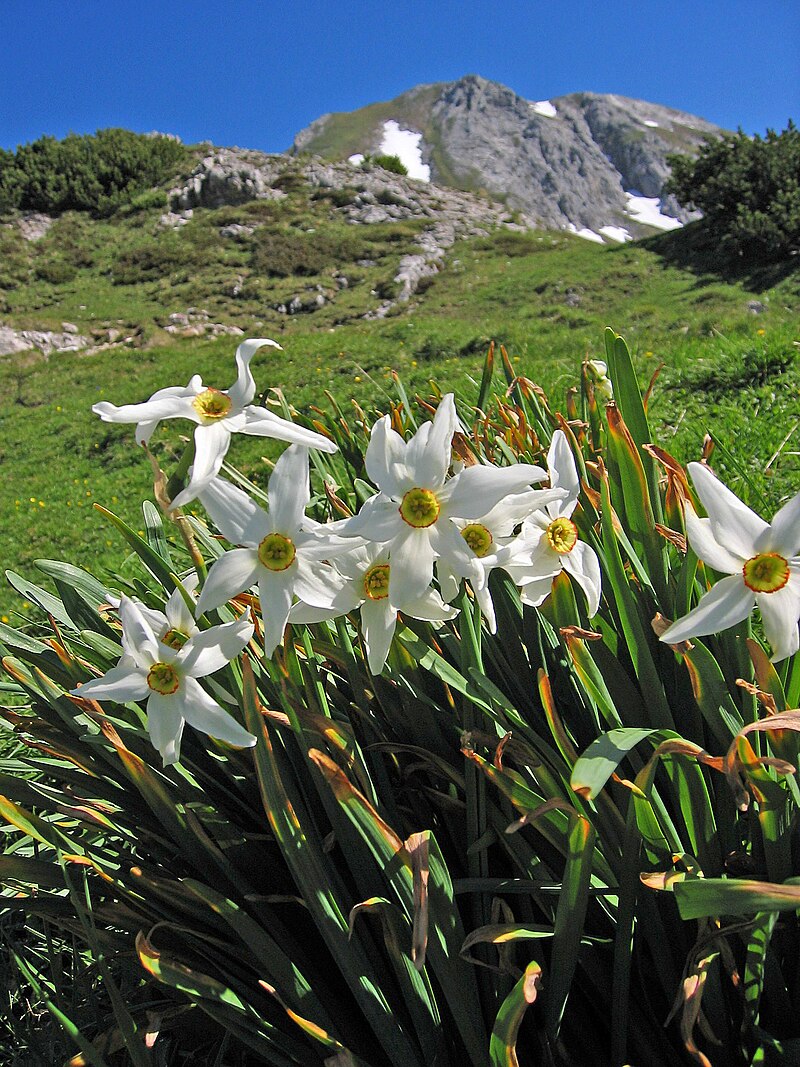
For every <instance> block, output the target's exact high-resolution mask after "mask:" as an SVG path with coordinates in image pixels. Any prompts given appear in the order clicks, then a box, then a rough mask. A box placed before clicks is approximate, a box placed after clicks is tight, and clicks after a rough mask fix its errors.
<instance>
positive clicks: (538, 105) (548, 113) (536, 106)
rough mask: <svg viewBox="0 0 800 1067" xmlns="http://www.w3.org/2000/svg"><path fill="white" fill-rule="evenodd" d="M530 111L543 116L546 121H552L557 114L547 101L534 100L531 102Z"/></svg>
mask: <svg viewBox="0 0 800 1067" xmlns="http://www.w3.org/2000/svg"><path fill="white" fill-rule="evenodd" d="M531 111H535V112H536V114H537V115H544V117H545V118H547V119H554V118H555V117H556V115H557V114H558V112H557V111H556V109H555V107H554V106H553V104H551V103H550V101H549V100H534V101H532V102H531Z"/></svg>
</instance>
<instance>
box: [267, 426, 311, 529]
mask: <svg viewBox="0 0 800 1067" xmlns="http://www.w3.org/2000/svg"><path fill="white" fill-rule="evenodd" d="M267 498H268V500H269V514H270V518H271V520H272V529H273V530H277V531H278V533H281V534H283V535H284V536H286V537H292V536H293V535H294V533H295V531H297V530H299V529H300V524H301V522H302V521H303V516H304V515H305V510H306V507H307V506H308V501H309V500H310V498H311V489H310V483H309V477H308V449H306V448H301V447H300V445H290V446H289V447H288V448H287V449H286V451H285V452H284V453H283V454H282V456H281V457H280V459H279V460H278V462H277V463H276V464H275V469H274V470H273V472H272V474H271V475H270V479H269V488H268V489H267Z"/></svg>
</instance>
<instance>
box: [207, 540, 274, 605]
mask: <svg viewBox="0 0 800 1067" xmlns="http://www.w3.org/2000/svg"><path fill="white" fill-rule="evenodd" d="M264 570H265V568H264V567H262V565H261V563H260V562H259V560H258V553H257V552H256V550H255V549H253V548H233V549H231V551H230V552H226V553H225V555H224V556H220V558H219V559H218V560H217V561H216V562H215V563H214V565H213V566H212V568H211V570H210V571H209V572H208V577H207V578H206V584H205V585H204V586H203V592H202V593H201V594H200V599H199V600H198V602H197V609H196V615H197V617H198V618H200V616H201V615H204V614H205V612H207V611H213V610H214V608H218V607H220V606H221V605H222V604H225V603H227V601H229V600H230V599H231V597H234V596H237V595H238V594H239V593H243V592H244V591H245V590H247V589H250V588H251V587H252V586H253V585H255V583H256V579H257V578H258V577H259V575H261V574H263V573H264Z"/></svg>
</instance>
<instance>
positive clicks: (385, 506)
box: [337, 493, 408, 544]
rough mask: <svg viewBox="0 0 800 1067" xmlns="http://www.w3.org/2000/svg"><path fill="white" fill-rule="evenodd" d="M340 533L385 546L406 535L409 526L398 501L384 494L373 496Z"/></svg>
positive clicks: (341, 528)
mask: <svg viewBox="0 0 800 1067" xmlns="http://www.w3.org/2000/svg"><path fill="white" fill-rule="evenodd" d="M337 527H338V528H339V532H340V533H341V534H343V535H344V536H345V537H363V538H365V539H366V540H367V541H376V542H378V543H379V544H385V543H386V542H387V541H393V540H394V538H395V537H399V536H400V535H401V534H403V533H405V531H406V530H407V529H408V526H407V524H406V523H405V522H403V518H402V516H401V514H400V509H399V508H398V506H397V501H396V500H392V499H391V498H390V497H388V496H384V494H383V493H379V494H378V495H377V496H371V497H370V498H369V500H366V501H365V502H364V503H363V504H362V506H361V510H360V511H359V513H358V514H357V515H354V516H353V517H352V519H347V520H346V522H345V523H344V524H343V525H342V526H338V523H337Z"/></svg>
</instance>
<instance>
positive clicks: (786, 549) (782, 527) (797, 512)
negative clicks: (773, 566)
mask: <svg viewBox="0 0 800 1067" xmlns="http://www.w3.org/2000/svg"><path fill="white" fill-rule="evenodd" d="M771 531H772V532H771V534H770V539H769V540H770V545H769V548H767V547H766V546H765V547H764V548H763V549H762V548H761V546H760V545H759V551H764V552H778V553H779V554H780V555H781V556H784V557H785V558H786V559H790V558H791V557H792V556H800V493H797V494H796V495H795V496H793V497H792V499H791V500H789V501H788V502H787V503H786V504H784V505H783V507H782V508H781V509H780V511H779V512H777V514H776V515H775V518H774V519H773V520H772V523H771Z"/></svg>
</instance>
